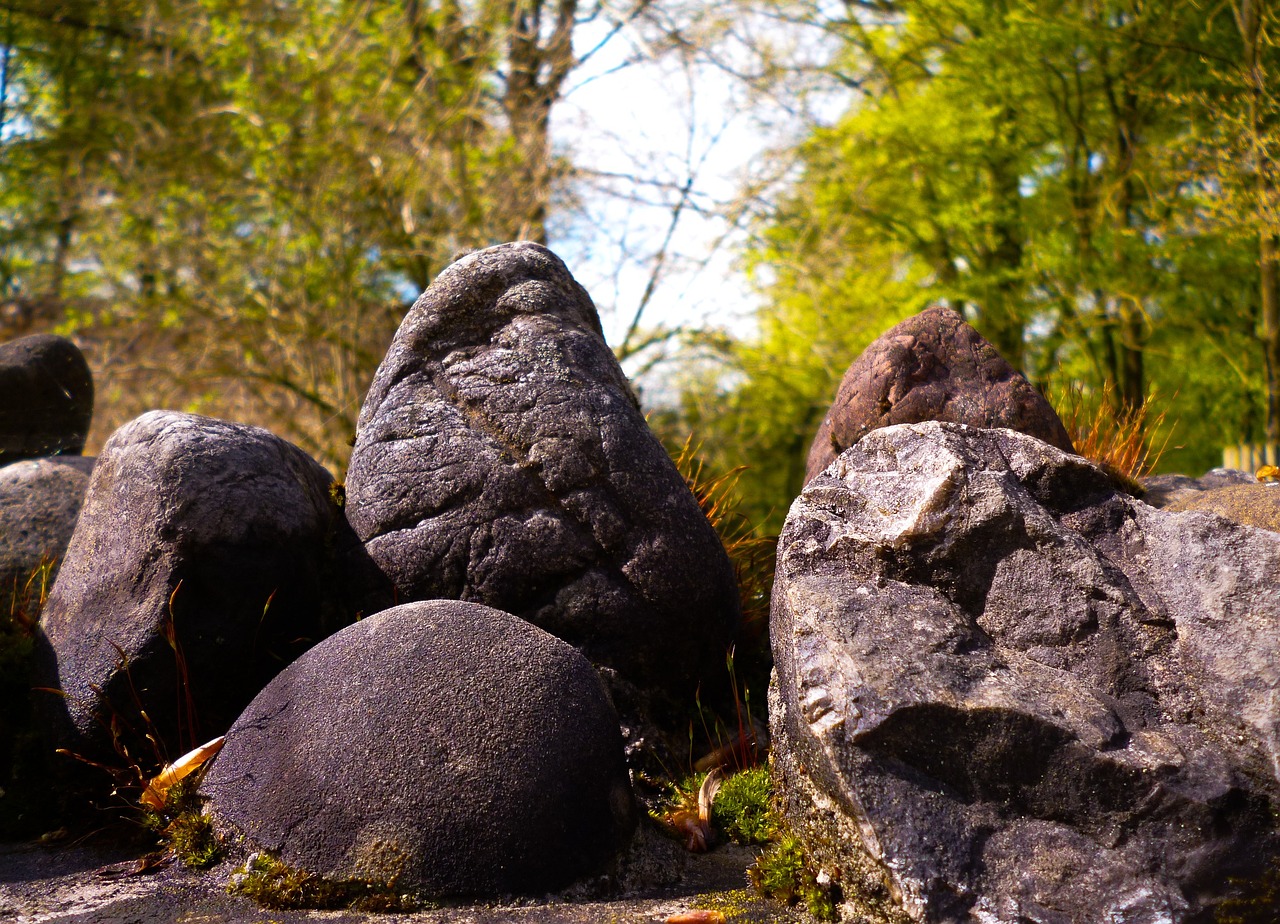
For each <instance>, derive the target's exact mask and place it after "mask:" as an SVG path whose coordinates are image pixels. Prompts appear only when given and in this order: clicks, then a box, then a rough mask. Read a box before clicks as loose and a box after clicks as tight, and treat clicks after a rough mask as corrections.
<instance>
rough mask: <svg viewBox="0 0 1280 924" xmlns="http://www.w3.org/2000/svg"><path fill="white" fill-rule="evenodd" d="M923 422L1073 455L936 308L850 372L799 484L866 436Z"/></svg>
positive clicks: (968, 331)
mask: <svg viewBox="0 0 1280 924" xmlns="http://www.w3.org/2000/svg"><path fill="white" fill-rule="evenodd" d="M926 420H944V421H950V422H952V423H961V424H968V425H969V426H971V427H1008V428H1009V429H1012V430H1018V431H1020V432H1022V433H1026V434H1029V435H1030V436H1034V437H1036V438H1037V439H1041V440H1044V441H1045V442H1046V443H1049V444H1051V445H1053V446H1057V447H1058V448H1059V449H1062V450H1065V451H1066V452H1074V448H1073V447H1072V444H1071V437H1070V436H1069V435H1068V434H1067V431H1066V428H1064V427H1063V426H1062V421H1061V420H1059V419H1058V415H1057V412H1055V411H1054V409H1053V407H1052V406H1051V405H1050V404H1049V402H1048V401H1046V400H1045V398H1044V396H1043V395H1041V394H1040V392H1038V391H1037V390H1036V389H1035V387H1034V386H1033V385H1032V384H1031V383H1030V382H1028V381H1027V380H1026V378H1025V377H1023V375H1022V373H1020V372H1018V371H1017V370H1016V369H1014V368H1013V366H1011V365H1009V363H1008V362H1007V361H1006V360H1005V358H1004V357H1003V356H1001V355H1000V354H999V353H998V352H997V351H996V348H995V347H993V346H992V345H991V344H990V343H989V342H988V341H987V340H986V339H985V338H983V336H982V335H981V334H979V333H978V332H977V331H976V330H974V329H973V327H971V326H970V325H969V324H966V323H965V321H964V319H963V318H962V317H960V315H959V314H957V313H956V312H955V311H952V310H951V309H950V308H946V307H941V306H939V307H935V308H928V309H926V310H924V311H922V312H920V313H919V314H917V315H914V316H912V317H910V318H907V319H906V320H905V321H903V322H902V323H900V324H898V325H896V326H894V327H892V328H890V329H889V330H888V331H886V332H885V333H883V334H881V335H880V337H879V338H878V339H877V340H875V342H873V343H872V344H871V345H870V346H869V347H867V348H866V350H864V351H863V353H862V355H861V356H859V357H858V358H857V359H856V360H854V362H853V364H852V365H851V366H849V369H848V371H847V372H845V374H844V378H843V379H841V381H840V387H839V388H838V389H837V391H836V397H835V400H834V401H833V402H832V403H831V408H830V410H828V411H827V416H826V417H824V418H823V420H822V423H821V424H820V425H819V427H818V433H817V435H816V436H815V437H814V438H813V445H812V446H810V448H809V458H808V462H807V463H806V466H805V482H806V483H808V482H809V481H812V480H813V479H814V478H815V477H816V476H817V475H818V473H819V472H821V471H822V470H823V469H825V468H826V467H827V466H828V465H830V464H831V463H832V462H833V461H834V460H835V458H836V456H838V455H840V453H842V452H843V451H844V450H846V449H848V448H849V447H850V446H852V445H854V444H855V443H857V442H858V440H860V439H861V438H862V437H863V436H865V435H866V434H867V433H870V432H871V431H872V430H875V429H877V428H878V427H888V426H892V425H894V424H907V423H921V422H923V421H926Z"/></svg>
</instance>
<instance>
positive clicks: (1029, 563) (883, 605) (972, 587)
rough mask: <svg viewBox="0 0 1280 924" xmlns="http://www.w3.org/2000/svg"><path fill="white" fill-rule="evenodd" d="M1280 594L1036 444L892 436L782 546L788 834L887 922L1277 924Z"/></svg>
mask: <svg viewBox="0 0 1280 924" xmlns="http://www.w3.org/2000/svg"><path fill="white" fill-rule="evenodd" d="M1278 574H1280V535H1277V534H1276V533H1272V532H1268V531H1265V530H1260V529H1254V528H1250V527H1247V526H1242V525H1240V524H1238V523H1234V522H1231V521H1229V520H1227V519H1224V518H1221V517H1216V516H1211V515H1206V514H1196V513H1172V512H1168V511H1164V510H1157V509H1155V508H1152V507H1150V506H1148V505H1146V504H1144V503H1142V502H1141V501H1137V500H1135V499H1133V498H1131V497H1128V496H1127V495H1123V494H1118V493H1116V491H1115V490H1114V488H1113V487H1112V484H1111V482H1110V480H1109V479H1108V477H1107V476H1106V475H1105V474H1104V473H1102V472H1101V471H1100V470H1099V469H1097V468H1095V467H1094V466H1093V465H1092V464H1091V463H1088V462H1086V461H1085V460H1083V459H1081V458H1079V457H1078V456H1072V455H1068V454H1065V453H1063V452H1061V451H1060V450H1058V449H1056V448H1054V447H1052V446H1049V445H1047V444H1045V443H1043V442H1041V441H1039V440H1036V439H1033V438H1031V437H1028V436H1025V435H1023V434H1020V433H1016V432H1014V431H1011V430H978V429H973V428H970V427H966V426H962V425H957V424H952V423H938V422H932V423H923V424H912V425H903V426H895V427H889V428H885V429H880V430H876V431H875V432H873V433H870V434H868V435H867V436H866V437H864V438H863V439H862V441H861V442H859V443H858V444H857V445H856V446H855V447H854V448H852V449H850V450H848V451H846V452H845V453H844V454H842V455H841V456H840V458H839V459H838V460H837V461H836V462H835V463H834V464H833V465H832V466H831V467H830V468H828V469H827V471H826V472H824V473H823V474H821V475H820V476H819V477H817V478H815V479H814V480H813V481H812V482H810V484H809V485H808V486H807V487H806V489H805V491H804V493H803V494H802V495H801V497H800V498H799V499H798V500H797V501H796V502H795V504H794V505H793V506H792V508H791V512H790V515H789V517H788V519H787V524H786V527H785V528H784V530H783V534H782V537H781V541H780V543H779V547H778V568H777V583H776V585H775V588H774V595H773V612H772V642H773V649H774V656H775V662H776V668H777V673H776V680H775V686H774V689H773V691H772V697H771V707H772V708H771V721H772V724H773V742H774V761H775V764H774V766H775V772H776V774H777V775H778V777H779V778H780V781H781V784H782V787H783V790H784V793H785V799H786V811H787V813H788V815H789V816H790V817H791V818H792V820H793V821H794V822H795V823H796V824H797V825H798V826H799V827H800V828H801V829H802V831H803V832H804V835H805V837H806V840H807V841H808V842H809V843H810V844H811V845H812V846H813V847H814V849H815V851H816V852H817V853H818V855H819V857H820V859H821V861H822V862H823V864H825V865H826V866H827V868H828V869H832V870H838V871H839V874H840V876H841V879H842V881H843V882H844V883H845V889H846V894H854V895H858V894H861V895H863V896H867V897H869V898H870V899H873V900H874V901H875V902H878V903H879V905H878V907H882V908H884V909H886V910H884V911H883V914H882V916H881V917H880V918H878V920H891V921H900V920H910V921H921V922H924V921H928V922H943V921H981V922H1023V921H1034V922H1052V924H1093V922H1098V921H1112V920H1116V921H1118V920H1123V921H1125V922H1128V924H1157V922H1191V921H1208V920H1212V919H1213V917H1214V914H1215V913H1218V912H1228V911H1229V912H1230V914H1233V915H1236V917H1233V918H1230V919H1231V920H1245V921H1258V922H1262V921H1272V920H1274V919H1275V914H1276V911H1277V909H1276V908H1275V907H1274V896H1273V897H1272V899H1271V901H1270V902H1268V903H1263V904H1259V903H1258V901H1256V899H1257V897H1258V896H1257V895H1256V894H1251V892H1250V890H1251V889H1253V888H1254V885H1253V884H1257V883H1258V881H1259V880H1258V878H1257V877H1258V876H1259V874H1260V873H1261V872H1262V871H1264V870H1266V869H1267V868H1269V867H1270V866H1274V864H1275V862H1276V858H1277V856H1278V854H1280V841H1278V840H1277V834H1276V830H1275V824H1276V822H1275V818H1276V814H1275V813H1276V810H1277V808H1280V782H1278V780H1277V770H1278V768H1280V699H1278V698H1277V693H1276V691H1277V689H1280V582H1277V575H1278ZM1260 888H1261V890H1262V891H1263V892H1265V888H1262V887H1260Z"/></svg>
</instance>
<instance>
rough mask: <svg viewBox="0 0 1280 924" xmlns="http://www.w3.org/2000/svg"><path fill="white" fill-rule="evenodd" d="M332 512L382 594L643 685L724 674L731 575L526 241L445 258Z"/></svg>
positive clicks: (578, 303) (400, 339) (591, 338)
mask: <svg viewBox="0 0 1280 924" xmlns="http://www.w3.org/2000/svg"><path fill="white" fill-rule="evenodd" d="M347 513H348V516H349V517H350V519H351V523H352V525H353V526H354V527H355V530H356V532H357V533H358V534H359V536H360V538H361V539H362V540H364V542H365V546H366V548H367V549H368V550H369V554H370V555H371V556H372V557H373V559H374V560H375V561H376V562H377V563H378V564H379V565H380V566H381V567H382V569H383V571H384V572H385V573H386V574H387V575H388V576H389V577H390V579H391V580H392V582H393V583H394V584H395V587H396V589H397V592H398V595H399V596H398V599H399V600H401V601H410V600H423V599H432V598H448V599H457V600H470V601H473V602H478V603H484V604H486V605H488V606H493V607H497V608H498V609H502V610H505V611H507V612H511V613H514V614H515V615H517V616H519V617H521V618H522V619H526V620H528V621H529V622H532V623H534V624H535V625H538V626H540V627H542V628H543V629H546V630H547V631H548V632H551V633H552V634H553V635H556V636H558V637H559V638H561V639H563V640H565V641H567V642H569V643H570V644H571V645H573V646H575V647H577V648H579V649H580V650H581V651H583V652H584V653H585V654H586V655H587V657H588V658H590V659H591V660H592V661H593V662H595V663H596V664H598V665H604V666H606V667H608V668H611V669H615V670H616V671H617V672H618V673H619V674H621V675H622V677H623V679H624V680H626V681H628V682H630V683H632V684H635V685H637V686H639V687H640V688H643V689H657V690H665V691H667V692H669V693H671V694H672V695H674V696H675V697H676V698H677V699H678V700H679V701H680V702H682V703H687V702H689V701H691V698H692V694H693V690H694V688H695V686H696V684H697V683H698V680H699V678H703V677H707V676H708V675H709V674H710V673H711V672H713V671H716V670H720V671H723V664H724V655H725V651H726V649H727V648H728V647H729V646H730V645H731V644H732V639H733V636H734V633H735V631H736V627H737V622H738V599H737V591H736V587H735V583H734V574H733V569H732V567H731V566H730V564H729V561H728V558H727V556H726V555H725V553H724V550H723V547H722V546H721V544H720V541H719V539H718V538H717V536H716V534H715V532H714V531H713V530H712V528H711V527H710V526H709V525H708V523H707V520H706V518H705V517H704V516H703V514H702V513H701V511H700V510H699V509H698V505H697V502H696V501H695V499H694V497H693V495H692V494H691V493H690V491H689V489H688V487H687V486H686V485H685V483H684V480H683V479H682V478H681V476H680V474H679V473H678V472H677V471H676V469H675V466H674V465H673V464H672V462H671V460H670V458H669V457H668V455H667V453H666V451H665V450H664V449H663V447H662V445H661V444H660V443H659V442H658V440H657V439H656V438H655V437H654V436H653V434H652V433H651V432H650V431H649V428H648V426H647V424H646V423H645V419H644V415H643V414H642V413H641V412H640V410H639V408H638V406H637V403H636V399H635V397H634V395H633V393H632V391H631V389H630V387H629V386H628V384H627V381H626V378H625V376H624V375H623V373H622V370H621V369H620V368H619V366H618V363H617V361H616V360H615V359H614V356H613V353H612V351H611V350H610V349H609V347H608V345H607V344H606V343H605V341H604V337H603V335H602V333H601V328H600V321H599V318H598V317H597V315H596V310H595V307H594V306H593V305H592V303H591V299H590V297H589V296H588V295H587V293H586V291H585V290H583V288H582V287H581V286H580V285H578V283H577V282H576V281H574V279H573V277H572V276H571V275H570V273H569V271H568V269H567V268H566V267H565V265H564V263H562V262H561V261H560V259H559V258H558V257H556V256H555V255H554V254H553V253H551V252H550V251H549V250H547V249H546V248H544V247H541V246H538V245H537V244H531V243H514V244H503V245H501V246H499V247H493V248H490V249H488V250H483V251H480V252H478V253H473V254H471V255H469V256H467V257H465V258H463V259H461V260H459V261H458V262H457V263H454V264H453V265H452V266H450V267H449V268H448V269H446V270H445V271H444V272H443V273H441V274H440V276H439V277H438V278H437V279H436V280H435V282H434V283H432V285H431V287H430V288H429V289H427V291H426V292H425V293H423V295H422V297H421V298H419V299H418V301H417V303H416V304H415V305H414V306H413V308H412V309H411V310H410V311H409V314H408V315H407V316H406V317H405V319H404V322H403V323H402V324H401V326H400V329H399V331H398V332H397V333H396V336H395V339H394V341H393V343H392V345H391V348H390V351H389V352H388V354H387V356H386V359H385V360H384V361H383V363H382V365H381V366H380V367H379V369H378V372H377V374H376V376H375V377H374V381H373V385H372V387H371V388H370V390H369V394H368V397H367V398H366V400H365V404H364V407H363V408H362V410H361V412H360V418H359V424H358V427H357V430H356V441H355V448H354V450H353V451H352V456H351V466H350V470H349V471H348V474H347Z"/></svg>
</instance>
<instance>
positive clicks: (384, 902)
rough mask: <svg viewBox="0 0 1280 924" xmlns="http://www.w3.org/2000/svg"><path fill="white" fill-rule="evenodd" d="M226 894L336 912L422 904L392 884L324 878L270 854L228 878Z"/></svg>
mask: <svg viewBox="0 0 1280 924" xmlns="http://www.w3.org/2000/svg"><path fill="white" fill-rule="evenodd" d="M227 891H228V892H231V893H233V894H236V895H243V896H245V897H246V898H251V899H253V900H254V901H256V902H257V903H258V904H260V905H262V906H263V907H265V908H272V909H279V910H286V909H296V908H316V909H339V908H351V909H354V910H357V911H376V912H397V911H398V912H408V911H414V910H416V909H418V908H419V907H421V902H420V901H419V900H418V899H416V898H415V897H414V896H413V895H411V894H409V893H407V892H401V891H399V890H397V889H396V886H395V883H394V882H392V883H379V882H372V881H369V880H365V879H341V880H334V879H325V878H324V877H322V876H317V875H315V874H313V873H308V872H306V871H304V870H300V869H294V868H292V867H290V866H288V865H286V864H285V863H283V862H282V861H281V860H280V859H279V858H278V857H275V856H272V855H271V854H269V853H265V852H262V853H255V854H253V855H252V856H251V857H249V859H248V860H247V861H246V862H245V865H244V866H243V867H241V868H240V869H239V870H237V871H236V872H235V873H233V874H232V876H231V881H230V882H229V883H228V885H227Z"/></svg>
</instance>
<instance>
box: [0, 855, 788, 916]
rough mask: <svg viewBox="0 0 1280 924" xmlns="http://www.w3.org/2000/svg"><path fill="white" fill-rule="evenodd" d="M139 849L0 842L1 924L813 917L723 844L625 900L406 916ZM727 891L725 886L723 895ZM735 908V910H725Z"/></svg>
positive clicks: (229, 866) (501, 906)
mask: <svg viewBox="0 0 1280 924" xmlns="http://www.w3.org/2000/svg"><path fill="white" fill-rule="evenodd" d="M137 854H138V852H137V850H136V848H135V849H133V850H125V849H122V848H120V847H115V848H103V847H89V846H81V847H61V848H56V849H55V848H49V847H40V846H33V845H29V844H28V845H24V844H3V845H0V921H4V922H6V924H44V922H47V921H48V922H52V921H56V922H77V924H297V922H313V921H315V922H319V921H325V922H333V924H410V922H412V924H445V922H456V924H507V922H510V924H651V922H662V921H665V920H666V919H667V917H668V916H669V915H672V914H677V913H679V912H684V911H689V910H690V909H692V908H694V907H713V908H725V909H726V911H727V914H726V917H727V919H728V920H729V921H731V922H734V924H757V922H761V924H762V922H778V924H811V922H812V921H813V919H812V918H810V917H809V916H807V915H805V914H803V913H801V912H798V911H796V910H794V909H790V908H786V907H783V906H781V905H778V904H775V903H772V902H768V901H765V900H762V899H760V898H758V897H756V896H755V894H754V893H752V892H749V891H743V890H744V887H745V885H746V877H745V875H744V871H745V870H746V867H747V866H749V865H750V864H751V863H752V862H753V860H754V859H755V856H756V851H755V850H753V849H751V848H746V847H737V846H733V845H726V846H722V847H719V848H718V849H716V850H715V851H713V852H711V853H709V854H701V855H691V856H690V858H689V864H688V868H687V871H686V874H685V877H684V879H683V880H681V881H680V882H679V883H677V884H675V885H672V886H666V887H664V888H661V889H654V890H652V891H648V892H642V893H639V894H636V895H630V896H626V897H624V898H619V899H613V900H603V901H587V902H573V903H570V902H566V901H556V900H549V901H547V902H544V903H532V902H528V903H523V904H493V905H455V906H448V907H440V908H433V909H430V910H424V911H418V912H415V913H413V914H369V913H362V912H353V911H275V910H270V909H266V908H262V907H260V906H259V905H257V904H255V903H254V902H252V901H250V900H248V899H246V898H241V897H239V896H233V895H228V894H227V892H226V891H225V888H224V885H223V884H224V883H225V882H226V881H227V878H228V876H229V875H230V873H231V871H232V869H233V864H232V863H230V862H227V863H224V864H222V865H221V866H219V867H216V868H214V869H213V870H212V871H210V872H208V873H205V874H197V873H191V872H187V871H186V870H184V869H182V868H181V867H180V866H178V865H174V866H170V867H168V868H167V869H164V870H160V871H158V872H155V873H151V874H146V875H140V876H128V875H124V876H121V875H118V873H119V871H120V870H121V869H128V868H129V867H131V866H132V865H133V861H134V860H135V859H136V857H137ZM726 893H732V894H726ZM729 909H732V910H729Z"/></svg>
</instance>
